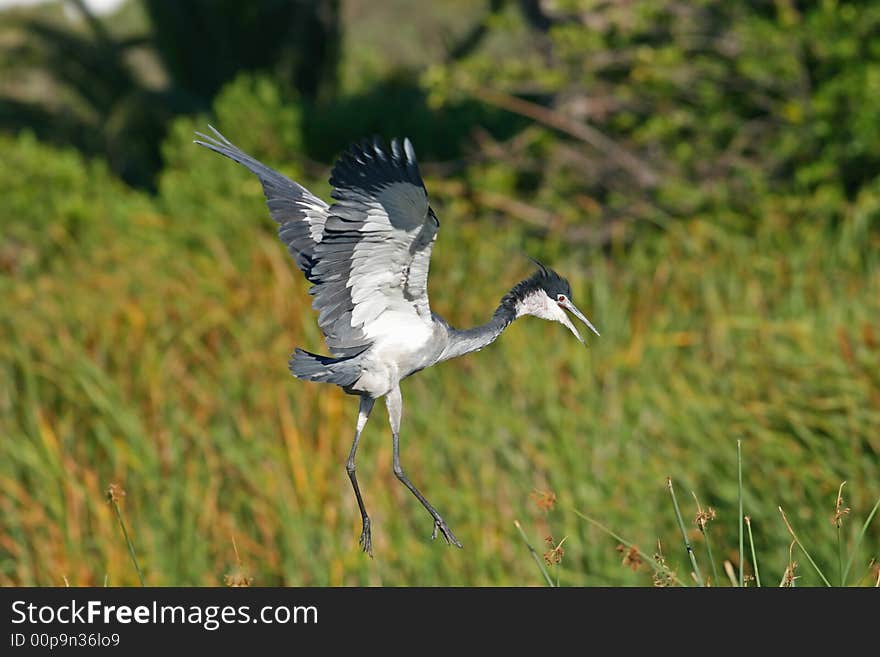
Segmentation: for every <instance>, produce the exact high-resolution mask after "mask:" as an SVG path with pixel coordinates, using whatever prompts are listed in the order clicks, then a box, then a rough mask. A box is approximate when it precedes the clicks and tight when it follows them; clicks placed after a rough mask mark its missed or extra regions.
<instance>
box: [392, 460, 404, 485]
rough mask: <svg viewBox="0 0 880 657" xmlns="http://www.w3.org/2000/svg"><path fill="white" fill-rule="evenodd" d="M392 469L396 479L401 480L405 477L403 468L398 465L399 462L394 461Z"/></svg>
mask: <svg viewBox="0 0 880 657" xmlns="http://www.w3.org/2000/svg"><path fill="white" fill-rule="evenodd" d="M392 470H393V471H394V476H395V477H397V478H398V479H400V480H401V481H403V480H404V479H406V475H405V474H403V468H401V467H400V464H399V463H395V464H394V467H393V468H392Z"/></svg>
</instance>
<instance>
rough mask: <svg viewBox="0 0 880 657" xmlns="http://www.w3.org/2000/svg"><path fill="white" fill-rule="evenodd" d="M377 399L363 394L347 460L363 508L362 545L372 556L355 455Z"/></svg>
mask: <svg viewBox="0 0 880 657" xmlns="http://www.w3.org/2000/svg"><path fill="white" fill-rule="evenodd" d="M375 401H376V400H375V399H373V398H372V397H368V396H366V395H363V396H362V397H361V405H360V408H359V409H358V420H357V429H356V430H355V434H354V442H353V443H352V444H351V451H350V452H349V453H348V461H346V462H345V471H346V472H348V478H349V479H350V480H351V487H352V488H354V495H355V497H357V502H358V508H359V509H360V510H361V522H362V523H363V530H362V531H361V540H360V545H361V547H362V548H363V549H364V552H366V553H367V554H369V555H370V556H371V557H372V556H373V543H372V541H371V539H370V516H368V515H367V509H366V507H365V506H364V498H363V497H361V489H360V488H358V480H357V475H356V474H355V464H354V457H355V455H356V454H357V448H358V443H359V442H360V440H361V432H362V431H363V430H364V425H366V423H367V419H368V418H369V417H370V412H371V411H372V410H373V404H374V403H375Z"/></svg>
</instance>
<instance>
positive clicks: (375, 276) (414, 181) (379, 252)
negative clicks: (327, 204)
mask: <svg viewBox="0 0 880 657" xmlns="http://www.w3.org/2000/svg"><path fill="white" fill-rule="evenodd" d="M330 184H331V185H332V186H333V192H332V196H333V198H334V199H335V200H336V203H334V204H333V206H332V207H331V208H330V209H329V211H328V216H327V220H326V223H325V225H324V232H323V235H322V238H321V241H320V242H319V243H318V244H317V245H316V246H315V250H314V260H315V264H314V267H313V268H312V271H311V280H312V281H313V282H314V283H315V285H314V287H312V289H311V294H313V295H314V296H315V301H314V303H313V307H314V308H315V309H316V310H318V311H319V315H318V324H319V326H320V327H321V330H322V331H323V332H324V335H325V336H326V339H327V346H328V347H329V348H330V350H331V352H332V353H333V354H334V355H338V356H346V355H351V354H354V353H357V352H359V351H362V350H363V349H365V348H367V347H368V346H370V345H371V344H373V343H374V342H376V341H377V340H379V339H381V338H383V337H387V336H391V335H401V336H412V335H424V334H425V330H426V329H430V327H431V326H432V318H431V309H430V306H429V304H428V290H427V282H428V266H429V263H430V258H431V249H432V247H433V245H434V240H435V239H436V236H437V229H438V228H439V222H438V221H437V217H436V216H435V215H434V213H433V211H432V210H431V209H430V207H429V206H428V194H427V192H426V190H425V185H424V183H423V182H422V178H421V175H420V174H419V169H418V164H417V163H416V157H415V153H414V151H413V147H412V144H411V143H410V141H409V140H408V139H405V140H404V142H403V146H402V148H401V145H400V143H399V142H398V141H397V140H393V141H392V142H391V149H390V152H388V151H387V150H386V149H385V148H383V146H382V144H381V143H380V142H379V141H378V140H374V141H372V142H367V141H364V142H362V143H361V144H359V145H355V146H352V147H351V148H350V149H349V150H348V151H347V152H346V153H345V154H343V156H342V157H341V158H340V159H339V161H338V162H337V163H336V166H335V167H334V168H333V173H332V174H331V176H330Z"/></svg>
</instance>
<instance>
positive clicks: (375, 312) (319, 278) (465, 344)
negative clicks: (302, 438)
mask: <svg viewBox="0 0 880 657" xmlns="http://www.w3.org/2000/svg"><path fill="white" fill-rule="evenodd" d="M211 131H212V133H213V136H208V135H204V134H201V133H197V135H198V136H199V139H198V140H196V142H195V143H197V144H199V145H201V146H204V147H206V148H209V149H211V150H213V151H215V152H217V153H219V154H221V155H224V156H225V157H228V158H230V159H232V160H234V161H236V162H239V163H240V164H242V165H244V166H245V167H247V168H248V169H249V170H250V171H251V172H253V173H254V174H256V176H257V177H258V178H259V180H260V183H261V184H262V186H263V192H264V194H265V196H266V204H267V206H268V208H269V214H270V215H271V216H272V218H273V219H274V220H275V221H276V222H277V223H278V224H279V225H280V227H279V230H278V235H279V237H280V238H281V240H282V242H284V244H286V245H287V248H288V250H289V251H290V254H291V255H292V256H293V259H294V261H295V262H296V264H297V266H298V267H299V268H300V269H301V270H302V271H303V273H304V274H305V276H306V278H307V279H308V280H309V281H310V282H311V283H312V288H311V290H310V291H309V293H310V294H311V295H312V296H313V297H314V301H313V302H312V307H313V308H314V309H315V310H316V311H317V312H318V325H319V326H320V328H321V331H322V332H323V334H324V338H325V341H326V343H327V348H328V349H329V350H330V353H331V354H332V355H331V356H322V355H319V354H314V353H311V352H308V351H304V350H302V349H296V350H295V351H294V353H293V355H292V357H291V359H290V370H291V372H292V373H293V374H294V376H296V377H298V378H300V379H306V380H309V381H317V382H321V383H332V384H334V385H337V386H340V387H341V388H342V389H343V390H345V392H347V393H349V394H353V395H358V396H360V398H361V404H360V410H359V413H358V423H357V431H356V433H355V440H354V443H353V444H352V448H351V453H350V454H349V458H348V462H347V463H346V470H347V472H348V475H349V478H350V479H351V483H352V487H353V488H354V492H355V495H356V497H357V502H358V507H359V509H360V512H361V518H362V521H363V531H362V533H361V545H362V546H363V548H364V551H366V552H368V553H370V554H372V543H371V535H370V519H369V516H368V515H367V512H366V508H365V506H364V503H363V498H362V496H361V493H360V489H359V487H358V483H357V477H356V475H355V454H356V452H357V447H358V443H359V440H360V436H361V431H362V430H363V428H364V425H365V424H366V421H367V418H368V417H369V415H370V412H371V411H372V408H373V403H374V401H375V400H376V399H377V398H379V397H385V400H386V405H387V407H388V412H389V417H390V420H391V430H392V438H393V456H394V473H395V475H396V476H397V478H398V479H400V481H401V482H402V483H403V484H404V485H405V486H406V487H407V488H408V489H409V490H410V491H411V492H412V493H413V495H415V497H416V498H418V500H419V501H420V502H421V503H422V505H423V506H424V507H425V508H426V509H427V510H428V512H429V513H430V514H431V516H432V518H433V519H434V532H433V536H436V534H437V532H438V531H439V532H440V533H441V534H442V535H443V537H444V538H445V539H446V541H447V542H448V543H452V544H454V545H457V546H459V547H461V544H460V543H459V542H458V540H457V539H456V538H455V536H454V535H453V534H452V532H451V531H450V530H449V528H448V526H447V525H446V523H445V521H444V520H443V518H442V517H441V516H440V515H439V513H437V511H436V509H434V507H433V506H431V505H430V503H428V501H427V499H425V497H424V496H423V495H422V494H421V493H420V492H419V490H418V489H417V488H416V487H415V486H413V484H412V483H411V482H410V481H409V479H408V478H407V477H406V475H405V474H404V472H403V469H402V467H401V466H400V460H399V425H400V418H401V411H402V398H401V394H400V381H401V380H403V379H404V378H406V377H408V376H410V375H411V374H414V373H415V372H418V371H420V370H422V369H424V368H425V367H429V366H430V365H434V364H436V363H438V362H441V361H444V360H448V359H450V358H455V357H457V356H461V355H463V354H466V353H470V352H472V351H478V350H480V349H482V348H483V347H485V346H487V345H489V344H491V343H492V342H494V341H495V340H496V339H497V338H498V336H499V335H501V333H502V332H503V331H504V329H506V328H507V327H508V326H509V325H510V324H511V323H512V322H513V321H514V320H516V319H517V318H519V317H521V316H523V315H534V316H537V317H541V318H543V319H548V320H553V321H558V322H561V323H562V324H564V325H565V326H566V327H567V328H568V329H569V330H570V331H571V332H572V333H573V334H574V335H575V336H576V337H577V338H578V339H579V340H581V341H582V342H583V339H582V338H581V336H580V334H579V333H578V331H577V329H576V328H575V327H574V325H573V324H572V323H571V321H570V320H569V318H568V315H567V314H566V311H568V312H570V313H572V314H574V315H575V316H576V317H577V318H579V319H580V320H581V321H583V322H585V323H586V325H587V326H588V327H589V328H590V329H592V330H593V331H594V332H596V334H597V335H598V331H596V329H595V328H594V327H593V325H592V324H591V323H590V322H589V320H588V319H587V318H586V317H585V316H584V315H583V314H582V313H581V312H580V311H579V310H578V309H577V307H576V306H574V304H573V303H572V302H571V288H570V286H569V284H568V282H567V281H566V280H565V279H564V278H562V277H561V276H559V275H558V274H557V273H556V272H554V271H553V270H551V269H549V268H547V267H545V266H543V265H541V264H540V263H538V264H539V269H538V271H537V272H535V273H534V274H533V275H532V276H530V277H529V278H527V279H525V280H523V281H521V282H519V283H517V285H515V286H514V287H513V288H512V289H511V290H510V292H508V293H507V294H506V295H505V296H504V297H503V298H502V300H501V303H500V304H499V305H498V307H497V309H496V310H495V313H494V314H493V316H492V318H491V319H490V320H489V321H488V322H486V323H485V324H483V325H482V326H478V327H475V328H471V329H464V330H460V329H456V328H453V327H451V326H450V325H449V324H447V323H446V322H445V321H444V320H443V319H442V318H440V317H439V316H437V315H435V314H433V313H432V312H431V308H430V304H429V302H428V269H429V266H430V259H431V251H432V249H433V246H434V241H435V240H436V238H437V231H438V229H439V227H440V223H439V221H438V220H437V216H436V214H435V213H434V211H433V210H432V209H431V207H430V204H429V202H428V193H427V190H426V189H425V185H424V182H423V181H422V177H421V174H420V172H419V167H418V163H417V161H416V156H415V150H414V149H413V146H412V144H411V143H410V141H409V139H404V140H403V142H400V141H398V140H396V139H394V140H392V141H391V144H390V149H387V148H385V146H384V145H383V144H382V142H381V141H380V140H379V139H378V138H376V139H373V140H371V141H370V140H363V141H361V142H360V143H359V144H356V145H353V146H351V147H350V148H349V149H348V150H347V151H346V152H345V153H343V154H342V156H341V157H340V158H339V160H338V161H337V163H336V165H335V166H334V167H333V171H332V173H331V175H330V184H331V186H332V187H333V191H332V192H331V196H332V197H333V199H334V203H333V204H332V205H328V204H326V203H325V202H324V201H322V200H321V199H319V198H317V197H316V196H314V195H313V194H312V193H311V192H309V191H308V190H307V189H305V188H304V187H302V186H301V185H299V184H297V183H295V182H293V181H292V180H290V179H288V178H286V177H285V176H283V175H281V174H280V173H278V172H277V171H275V170H273V169H271V168H269V167H267V166H266V165H264V164H262V163H261V162H259V161H258V160H256V159H254V158H253V157H251V156H250V155H248V154H247V153H244V152H243V151H242V150H240V149H239V148H237V147H236V146H235V145H234V144H232V142H230V141H229V140H228V139H226V138H225V137H224V136H223V135H221V134H220V133H219V132H218V131H217V130H215V129H214V128H213V127H211Z"/></svg>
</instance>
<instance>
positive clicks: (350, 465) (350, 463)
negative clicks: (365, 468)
mask: <svg viewBox="0 0 880 657" xmlns="http://www.w3.org/2000/svg"><path fill="white" fill-rule="evenodd" d="M356 469H357V468H355V465H354V462H353V461H348V462H347V463H346V464H345V471H346V472H347V473H348V474H350V475H353V474H354V471H355V470H356Z"/></svg>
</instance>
